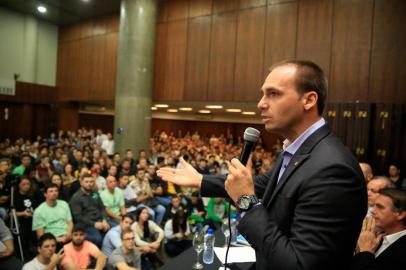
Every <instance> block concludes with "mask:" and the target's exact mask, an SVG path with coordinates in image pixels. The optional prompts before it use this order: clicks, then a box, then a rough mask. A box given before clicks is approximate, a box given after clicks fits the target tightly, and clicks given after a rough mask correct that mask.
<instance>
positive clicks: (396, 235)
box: [383, 230, 406, 245]
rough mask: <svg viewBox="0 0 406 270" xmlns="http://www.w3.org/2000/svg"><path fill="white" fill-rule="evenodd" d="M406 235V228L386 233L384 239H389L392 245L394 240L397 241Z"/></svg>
mask: <svg viewBox="0 0 406 270" xmlns="http://www.w3.org/2000/svg"><path fill="white" fill-rule="evenodd" d="M404 235H406V230H403V231H400V232H397V233H392V234H389V235H385V236H384V237H383V239H384V241H387V242H388V243H389V244H390V245H392V244H393V243H394V242H396V241H397V240H398V239H399V238H401V237H402V236H404Z"/></svg>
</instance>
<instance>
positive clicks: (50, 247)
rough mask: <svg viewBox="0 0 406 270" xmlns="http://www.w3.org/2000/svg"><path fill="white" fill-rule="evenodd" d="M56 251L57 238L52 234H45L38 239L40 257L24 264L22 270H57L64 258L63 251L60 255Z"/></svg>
mask: <svg viewBox="0 0 406 270" xmlns="http://www.w3.org/2000/svg"><path fill="white" fill-rule="evenodd" d="M55 250H56V238H55V236H53V234H51V233H44V234H43V235H41V237H40V238H39V239H38V243H37V251H38V255H37V256H36V257H35V258H34V259H32V260H31V261H29V262H27V263H26V264H24V266H23V269H22V270H48V269H49V270H51V269H52V270H56V269H57V268H56V267H57V265H58V264H59V263H60V261H61V260H62V258H63V249H61V250H60V251H59V252H58V253H55Z"/></svg>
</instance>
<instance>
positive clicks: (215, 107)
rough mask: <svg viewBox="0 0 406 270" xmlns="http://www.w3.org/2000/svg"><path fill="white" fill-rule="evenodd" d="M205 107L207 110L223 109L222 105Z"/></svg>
mask: <svg viewBox="0 0 406 270" xmlns="http://www.w3.org/2000/svg"><path fill="white" fill-rule="evenodd" d="M204 107H205V108H207V109H223V106H222V105H206V106H204Z"/></svg>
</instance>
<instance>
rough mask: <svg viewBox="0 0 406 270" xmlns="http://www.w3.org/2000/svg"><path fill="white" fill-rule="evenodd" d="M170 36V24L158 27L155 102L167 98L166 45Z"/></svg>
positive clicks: (161, 24)
mask: <svg viewBox="0 0 406 270" xmlns="http://www.w3.org/2000/svg"><path fill="white" fill-rule="evenodd" d="M167 35H168V24H166V23H160V24H158V25H157V32H156V42H155V59H154V92H153V100H159V99H161V98H162V97H165V94H164V92H165V66H166V48H167V46H166V44H167V41H166V40H167Z"/></svg>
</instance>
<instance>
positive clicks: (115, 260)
mask: <svg viewBox="0 0 406 270" xmlns="http://www.w3.org/2000/svg"><path fill="white" fill-rule="evenodd" d="M134 239H135V237H134V232H133V231H132V230H131V229H128V230H125V231H122V232H121V241H122V245H121V247H118V248H116V249H115V250H114V251H113V254H111V256H110V257H109V264H111V265H112V266H113V267H115V269H118V270H125V269H131V270H134V269H141V256H140V253H139V252H138V251H137V249H136V248H135V242H134Z"/></svg>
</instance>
